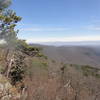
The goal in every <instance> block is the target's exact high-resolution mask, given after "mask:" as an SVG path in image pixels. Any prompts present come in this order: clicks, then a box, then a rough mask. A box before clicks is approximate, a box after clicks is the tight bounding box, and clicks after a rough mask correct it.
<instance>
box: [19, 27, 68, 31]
mask: <svg viewBox="0 0 100 100" xmlns="http://www.w3.org/2000/svg"><path fill="white" fill-rule="evenodd" d="M68 29H69V28H63V27H54V28H50V27H49V28H48V27H33V28H22V29H20V30H21V31H31V32H38V31H39V32H40V31H66V30H68Z"/></svg>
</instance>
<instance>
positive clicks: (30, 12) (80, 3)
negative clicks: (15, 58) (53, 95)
mask: <svg viewBox="0 0 100 100" xmlns="http://www.w3.org/2000/svg"><path fill="white" fill-rule="evenodd" d="M10 8H11V9H13V10H14V11H16V13H17V15H18V16H21V17H22V21H21V22H19V23H18V26H17V29H19V30H20V31H19V34H18V37H19V38H21V39H26V41H27V42H29V43H30V42H34V43H37V42H54V41H64V42H65V41H68V42H69V41H70V42H71V41H95V40H100V0H13V3H12V5H11V7H10Z"/></svg>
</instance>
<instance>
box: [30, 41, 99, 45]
mask: <svg viewBox="0 0 100 100" xmlns="http://www.w3.org/2000/svg"><path fill="white" fill-rule="evenodd" d="M30 44H33V43H30ZM36 44H40V45H47V46H48V45H49V46H95V45H96V46H97V45H100V41H80V42H76V41H75V42H60V41H58V42H56V41H55V42H40V43H36Z"/></svg>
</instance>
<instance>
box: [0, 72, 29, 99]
mask: <svg viewBox="0 0 100 100" xmlns="http://www.w3.org/2000/svg"><path fill="white" fill-rule="evenodd" d="M26 98H27V92H26V90H25V88H24V89H23V90H22V91H20V90H18V88H17V87H15V86H12V85H11V84H10V82H9V81H8V79H7V78H6V77H4V76H3V75H1V74H0V100H26Z"/></svg>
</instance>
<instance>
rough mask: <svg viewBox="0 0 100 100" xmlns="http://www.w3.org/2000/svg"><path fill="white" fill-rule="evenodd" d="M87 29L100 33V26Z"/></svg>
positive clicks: (90, 26) (91, 26)
mask: <svg viewBox="0 0 100 100" xmlns="http://www.w3.org/2000/svg"><path fill="white" fill-rule="evenodd" d="M86 29H88V30H93V31H100V26H95V25H89V26H87V27H86Z"/></svg>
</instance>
